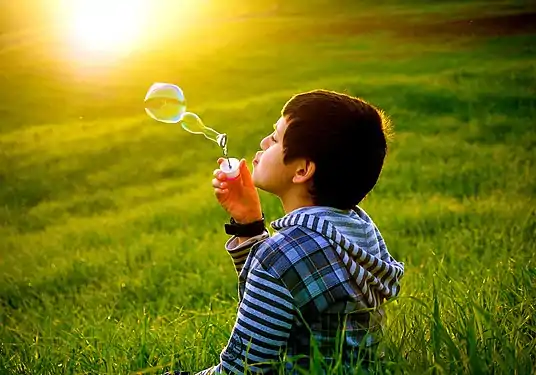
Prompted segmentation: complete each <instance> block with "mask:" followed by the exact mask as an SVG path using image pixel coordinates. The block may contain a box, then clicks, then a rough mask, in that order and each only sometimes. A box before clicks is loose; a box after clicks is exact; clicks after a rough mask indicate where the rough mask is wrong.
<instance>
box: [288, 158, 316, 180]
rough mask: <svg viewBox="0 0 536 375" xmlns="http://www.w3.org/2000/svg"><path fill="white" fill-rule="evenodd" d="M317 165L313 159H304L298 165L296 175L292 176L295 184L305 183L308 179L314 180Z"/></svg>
mask: <svg viewBox="0 0 536 375" xmlns="http://www.w3.org/2000/svg"><path fill="white" fill-rule="evenodd" d="M315 170H316V165H315V163H314V162H313V161H311V160H306V159H302V160H300V162H299V163H298V164H297V166H296V172H294V177H292V182H294V183H295V184H303V183H305V182H307V181H310V180H312V178H313V175H314V174H315Z"/></svg>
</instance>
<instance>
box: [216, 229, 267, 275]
mask: <svg viewBox="0 0 536 375" xmlns="http://www.w3.org/2000/svg"><path fill="white" fill-rule="evenodd" d="M268 237H270V233H268V231H267V230H264V232H263V233H262V234H259V235H258V236H254V237H236V236H233V237H231V238H230V239H229V240H228V241H227V242H226V243H225V249H226V250H227V252H228V253H229V255H231V258H232V259H233V263H234V266H235V269H236V273H237V274H240V271H242V267H244V263H245V262H246V259H247V257H248V255H249V252H250V250H251V247H252V246H253V245H255V244H256V243H257V242H260V241H264V240H265V239H267V238H268Z"/></svg>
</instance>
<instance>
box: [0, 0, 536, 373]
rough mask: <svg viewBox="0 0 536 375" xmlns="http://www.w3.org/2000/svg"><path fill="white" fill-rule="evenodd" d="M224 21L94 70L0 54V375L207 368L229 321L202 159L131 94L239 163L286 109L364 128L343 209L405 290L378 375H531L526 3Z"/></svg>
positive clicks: (39, 50)
mask: <svg viewBox="0 0 536 375" xmlns="http://www.w3.org/2000/svg"><path fill="white" fill-rule="evenodd" d="M234 3H235V5H236V7H238V8H236V7H235V8H232V7H229V8H225V7H223V6H222V7H221V8H220V9H218V10H217V11H216V10H214V11H213V12H212V13H207V14H205V15H203V16H199V18H197V19H196V21H195V22H194V21H192V20H190V21H188V20H184V19H181V18H180V17H179V16H177V22H176V23H173V25H170V26H169V27H168V28H167V29H165V33H164V34H165V35H163V36H162V38H161V39H160V40H157V41H154V42H153V43H151V44H150V45H146V46H140V48H139V49H137V50H135V51H133V52H132V53H131V54H130V55H129V56H126V57H125V56H123V57H122V58H121V59H119V58H118V59H117V60H114V61H112V60H91V58H90V57H89V56H88V58H87V59H84V60H76V61H74V60H68V59H67V57H66V54H64V52H65V49H64V46H63V45H61V43H57V42H55V40H56V39H54V38H56V36H55V35H54V33H53V32H50V33H47V32H46V29H40V30H37V31H36V30H33V31H32V29H31V28H30V29H25V31H20V30H19V31H17V30H6V31H4V32H3V33H2V34H1V35H0V60H1V62H0V70H1V73H0V83H1V89H0V119H1V121H0V373H2V374H141V373H144V374H161V373H163V372H164V371H165V370H167V369H170V368H174V369H179V368H180V369H183V370H186V371H197V370H201V369H204V368H206V367H209V366H212V365H214V364H216V363H218V361H219V353H220V351H221V350H222V348H223V347H224V346H225V345H226V343H227V340H228V338H229V334H230V330H231V328H232V326H233V324H234V319H235V314H236V306H237V276H236V273H235V271H234V268H233V265H232V262H231V259H230V257H229V256H228V254H227V253H226V252H225V250H224V247H223V245H224V242H225V241H226V239H227V235H226V234H225V233H224V231H223V224H224V223H225V222H227V220H228V217H227V215H226V213H225V212H224V211H223V209H222V208H221V207H220V206H219V205H218V204H217V202H216V200H215V198H214V196H213V191H212V187H211V179H212V171H213V170H214V169H215V168H216V167H217V163H216V160H217V158H218V157H219V156H220V150H219V149H218V147H217V146H216V145H215V144H213V143H210V142H208V141H206V140H205V139H204V138H203V137H201V136H195V135H192V134H189V133H187V132H185V131H183V130H182V129H180V127H178V126H174V125H165V124H162V123H157V122H155V121H154V120H152V119H150V118H149V117H148V116H146V115H145V113H144V109H143V98H144V96H145V92H146V90H147V89H148V88H149V86H150V85H151V84H152V83H153V82H173V83H175V84H177V85H179V86H180V87H181V88H182V89H183V90H184V92H185V94H186V97H187V101H188V109H189V110H191V111H194V112H196V113H198V114H199V115H200V116H201V118H202V119H203V120H204V121H205V122H206V124H207V125H209V126H211V127H214V128H215V129H217V130H218V131H220V132H225V133H227V134H228V136H229V153H230V155H231V156H236V157H245V158H247V159H248V161H251V160H252V158H253V156H254V154H255V152H256V151H257V150H258V149H259V142H260V140H261V139H262V137H264V136H265V135H266V134H268V133H269V132H271V129H272V124H273V123H274V122H275V121H276V120H277V118H278V117H279V115H280V110H281V108H282V106H283V104H284V103H285V102H286V101H287V100H288V99H289V98H290V97H291V96H292V95H293V94H295V93H298V92H302V91H307V90H311V89H315V88H324V89H330V90H336V91H341V92H345V93H348V94H351V95H356V96H359V97H361V98H363V99H365V100H367V101H369V102H370V103H372V104H374V105H376V106H378V107H379V108H381V109H382V110H384V111H385V113H386V114H387V115H388V116H389V118H390V120H391V122H392V124H393V130H394V133H393V136H392V138H391V140H390V144H389V155H388V157H387V160H386V163H385V167H384V170H383V172H382V175H381V178H380V180H379V183H378V185H377V186H376V187H375V188H374V190H373V191H372V192H371V194H370V195H369V196H368V197H367V198H366V200H365V201H364V202H363V204H362V207H363V208H364V209H365V210H366V211H367V212H368V213H369V214H370V215H371V217H372V218H373V219H374V220H375V222H376V223H377V225H378V227H379V229H380V231H381V232H382V234H383V236H384V237H385V240H386V243H387V246H388V248H389V250H390V252H391V254H392V255H393V256H394V257H395V258H396V259H398V260H400V261H402V262H404V263H405V270H406V271H405V276H404V278H403V281H402V292H401V294H400V296H399V298H397V299H396V300H395V301H393V302H390V303H389V304H388V305H387V306H386V311H387V315H388V322H387V326H386V337H385V342H384V346H385V350H386V353H387V358H388V360H387V361H386V363H384V364H383V365H382V368H381V369H378V370H377V372H378V373H385V374H406V373H411V374H446V373H451V374H461V373H471V374H533V373H534V372H535V368H536V204H535V203H536V199H535V198H536V178H535V176H536V151H535V150H536V27H535V26H534V25H536V7H535V6H534V4H533V3H531V2H530V1H472V2H467V1H445V2H427V1H418V0H414V1H411V2H410V1H406V2H397V1H394V0H393V1H379V0H378V1H360V2H358V1H332V2H328V1H325V0H314V1H310V2H298V1H295V2H289V3H288V4H287V3H284V2H279V5H278V6H273V4H271V3H272V2H269V1H266V2H264V3H263V2H261V1H258V2H251V3H246V2H242V5H243V6H244V7H243V8H239V5H240V2H238V1H237V0H234ZM274 3H275V2H274ZM244 4H250V5H248V6H247V7H246V5H244ZM251 4H257V5H256V6H257V7H255V5H251ZM232 9H242V13H240V14H238V15H237V14H236V13H234V12H233V11H232ZM170 19H173V17H170ZM352 173H353V171H348V176H350V175H351V174H352ZM348 176H341V182H342V183H344V181H347V180H348ZM261 199H262V204H263V209H264V212H265V216H266V218H267V221H268V222H269V221H271V220H275V219H277V218H279V217H281V216H282V215H283V214H284V212H283V210H282V208H281V206H280V203H279V201H278V200H277V199H276V198H275V197H273V196H270V195H268V194H266V193H264V192H261ZM334 373H337V371H334Z"/></svg>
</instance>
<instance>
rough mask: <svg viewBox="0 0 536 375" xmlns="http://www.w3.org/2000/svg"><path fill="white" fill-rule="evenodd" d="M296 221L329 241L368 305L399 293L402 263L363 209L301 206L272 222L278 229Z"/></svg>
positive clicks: (373, 304) (375, 303) (293, 224)
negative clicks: (392, 253) (393, 254)
mask: <svg viewBox="0 0 536 375" xmlns="http://www.w3.org/2000/svg"><path fill="white" fill-rule="evenodd" d="M296 225H299V226H303V227H306V228H308V229H310V230H312V231H314V232H317V233H319V234H320V235H322V236H324V237H325V238H326V239H327V240H328V241H329V242H330V243H331V245H332V246H333V247H334V248H335V250H336V251H337V254H338V255H339V257H340V259H341V261H342V262H343V263H344V265H345V267H346V269H347V270H348V272H349V273H350V275H351V276H352V277H353V278H354V279H355V281H356V282H357V285H358V286H359V288H360V289H361V291H362V292H363V296H364V297H365V299H366V300H367V302H368V304H369V305H370V306H371V307H376V306H378V305H379V304H381V302H382V301H383V300H384V299H390V298H392V297H394V296H396V295H398V292H399V290H400V284H399V282H400V279H401V278H402V276H403V274H404V264H403V263H401V262H397V261H396V260H395V259H394V258H393V257H392V256H391V255H390V254H389V251H388V250H387V247H386V245H385V241H384V240H383V237H382V235H381V234H380V231H379V230H378V228H377V227H376V225H375V224H374V222H373V221H372V219H371V218H370V217H369V216H368V215H367V213H366V212H365V211H364V210H363V209H361V208H360V207H358V206H356V207H355V208H354V209H353V210H348V211H345V210H339V209H336V208H332V207H323V206H310V207H302V208H298V209H296V210H294V211H292V212H290V213H288V214H287V215H285V216H284V217H282V218H280V219H278V220H275V221H273V222H272V223H271V226H272V228H273V229H275V230H278V231H279V230H282V229H284V228H288V227H293V226H296Z"/></svg>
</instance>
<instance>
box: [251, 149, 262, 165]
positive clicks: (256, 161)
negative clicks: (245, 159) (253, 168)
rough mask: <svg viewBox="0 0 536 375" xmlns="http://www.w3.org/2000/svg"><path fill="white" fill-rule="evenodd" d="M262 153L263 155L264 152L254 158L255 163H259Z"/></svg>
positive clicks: (258, 153)
mask: <svg viewBox="0 0 536 375" xmlns="http://www.w3.org/2000/svg"><path fill="white" fill-rule="evenodd" d="M261 155H262V152H260V151H259V152H257V153H256V154H255V158H254V159H253V165H257V164H259V161H260V159H261Z"/></svg>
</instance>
